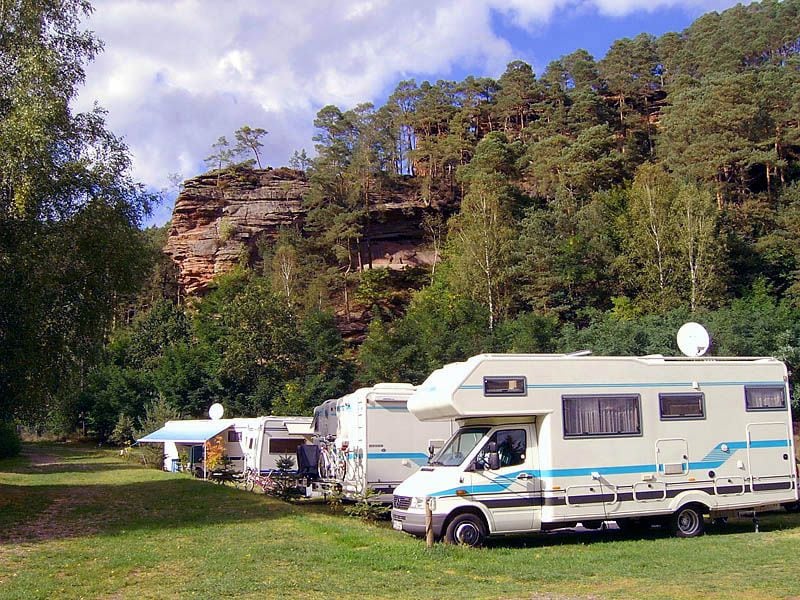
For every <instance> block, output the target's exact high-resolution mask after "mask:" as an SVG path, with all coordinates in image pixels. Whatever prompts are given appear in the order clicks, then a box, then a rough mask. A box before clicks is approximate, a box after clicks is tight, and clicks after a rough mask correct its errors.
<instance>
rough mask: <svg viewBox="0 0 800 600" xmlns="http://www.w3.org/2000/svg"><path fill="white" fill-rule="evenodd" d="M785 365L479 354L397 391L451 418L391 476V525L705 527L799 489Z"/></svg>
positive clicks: (421, 529)
mask: <svg viewBox="0 0 800 600" xmlns="http://www.w3.org/2000/svg"><path fill="white" fill-rule="evenodd" d="M789 405H790V403H789V388H788V379H787V372H786V367H785V366H784V364H783V363H781V362H780V361H778V360H775V359H773V358H666V357H662V356H648V357H640V358H637V357H592V356H586V355H568V354H567V355H564V354H559V355H492V354H484V355H479V356H474V357H472V358H470V359H469V360H467V361H465V362H460V363H454V364H449V365H447V366H445V367H444V368H442V369H439V370H437V371H434V372H433V373H432V374H431V375H430V376H429V377H428V379H427V380H426V381H425V382H424V383H423V384H422V385H421V386H420V387H419V388H418V389H417V390H416V392H415V393H414V395H413V396H411V398H410V399H409V401H408V408H409V410H410V411H411V413H413V415H414V416H416V417H417V418H418V419H420V420H421V421H426V422H427V421H435V420H441V419H445V420H447V419H454V420H455V421H456V422H457V423H458V425H459V429H458V431H457V432H456V433H455V434H454V435H453V436H452V437H451V438H450V439H449V441H448V442H447V443H446V444H445V446H444V447H443V448H442V449H441V450H440V451H439V453H438V454H437V455H436V456H434V457H433V459H432V461H431V464H430V465H428V466H425V467H422V468H421V469H420V470H419V471H418V472H416V473H415V474H414V475H412V476H411V477H410V478H408V479H407V480H406V481H404V482H403V483H402V484H401V485H400V486H398V487H397V489H395V492H394V500H393V510H392V525H393V527H394V528H395V529H398V530H401V531H405V532H408V533H412V534H416V535H422V534H423V533H425V532H426V505H427V507H428V509H429V511H430V513H431V514H432V519H431V523H432V530H433V534H434V535H435V536H436V537H437V538H444V539H445V540H446V541H449V542H454V543H463V544H469V545H478V544H480V543H481V542H482V541H483V539H484V538H485V537H486V536H494V535H501V534H513V533H524V532H534V531H542V530H548V529H556V528H561V527H569V526H574V525H576V524H577V523H579V522H580V523H582V524H583V525H584V526H586V527H590V528H596V527H600V526H601V524H602V523H603V522H605V521H612V520H613V521H616V522H617V523H618V524H619V525H620V527H621V528H637V527H649V526H650V525H653V524H661V525H669V526H670V527H671V528H672V530H673V531H674V533H675V534H676V535H678V536H680V537H692V536H696V535H699V534H701V533H702V532H703V528H704V516H706V515H708V516H710V517H712V518H714V517H724V516H728V515H734V514H737V513H738V512H739V511H744V510H747V511H752V514H755V513H756V511H760V510H764V509H767V508H778V507H779V505H781V504H784V505H787V506H788V505H789V504H790V503H795V502H797V500H798V496H797V493H798V492H797V471H796V465H795V449H794V442H793V437H792V421H791V413H790V406H789Z"/></svg>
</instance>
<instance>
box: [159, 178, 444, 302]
mask: <svg viewBox="0 0 800 600" xmlns="http://www.w3.org/2000/svg"><path fill="white" fill-rule="evenodd" d="M308 191H309V183H308V180H307V179H306V176H305V174H304V173H303V172H302V171H295V170H292V169H285V168H281V169H264V170H250V169H233V170H228V171H221V172H212V173H207V174H205V175H200V176H199V177H195V178H193V179H189V180H188V181H186V182H185V183H184V188H183V191H182V192H181V193H180V195H179V196H178V198H177V199H176V200H175V209H174V212H173V215H172V226H171V228H170V231H169V235H168V238H167V244H166V247H165V252H166V253H167V254H168V255H169V256H170V257H171V258H172V260H173V261H174V262H175V263H176V265H177V267H178V284H179V286H180V288H181V290H182V293H183V294H184V295H189V296H192V295H202V294H203V292H204V291H205V290H206V289H207V287H208V285H209V283H210V282H211V280H212V279H213V278H214V277H215V276H216V275H218V274H220V273H225V272H226V271H229V270H231V269H232V268H233V267H234V266H236V265H237V264H238V263H239V262H240V260H241V259H242V257H243V255H244V256H245V257H246V258H248V259H252V257H253V256H254V255H255V254H257V248H256V242H257V241H258V239H260V238H262V237H273V236H275V235H277V233H278V232H279V231H280V229H281V228H285V227H288V226H298V225H301V224H302V222H303V220H304V218H305V209H304V207H303V197H304V196H305V195H306V194H307V192H308ZM374 206H375V210H374V211H373V214H372V218H371V224H370V227H369V232H368V239H369V244H367V245H365V247H363V248H362V256H361V261H362V264H366V263H367V262H368V261H369V259H370V256H369V255H371V258H372V265H373V267H387V268H392V269H403V268H406V267H408V266H418V265H429V264H431V262H432V261H433V259H434V257H433V255H432V253H431V252H429V251H426V250H425V249H424V248H423V246H424V244H423V232H422V229H421V226H420V223H421V220H422V216H423V214H424V213H425V212H426V211H431V210H434V209H432V208H431V207H430V206H429V205H428V203H426V202H424V201H423V200H422V199H421V198H420V195H419V193H418V187H417V185H416V184H415V183H414V182H413V181H404V180H399V181H394V182H392V183H391V184H386V185H384V187H382V188H381V189H379V190H376V193H375V203H374ZM437 209H439V210H444V211H445V212H446V211H447V209H448V207H447V206H438V207H437ZM354 266H357V265H354Z"/></svg>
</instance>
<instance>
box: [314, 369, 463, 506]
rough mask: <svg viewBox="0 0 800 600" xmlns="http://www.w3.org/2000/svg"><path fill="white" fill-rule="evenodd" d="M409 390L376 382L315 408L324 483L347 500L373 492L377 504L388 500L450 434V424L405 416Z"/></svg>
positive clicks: (315, 424)
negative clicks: (337, 487) (339, 489)
mask: <svg viewBox="0 0 800 600" xmlns="http://www.w3.org/2000/svg"><path fill="white" fill-rule="evenodd" d="M414 389H415V388H414V386H412V385H411V384H408V383H379V384H377V385H375V386H373V387H367V388H361V389H359V390H356V391H355V392H353V393H352V394H348V395H347V396H344V397H342V398H339V399H338V400H328V401H326V402H324V403H323V404H321V405H320V406H318V407H317V409H316V410H315V411H314V413H315V416H314V432H315V434H316V436H317V439H318V440H320V441H319V444H320V447H321V450H322V452H321V457H320V476H321V478H322V480H323V483H329V484H334V485H337V486H339V487H341V491H342V494H343V495H344V496H345V497H346V498H348V499H359V498H364V497H365V495H366V494H367V493H368V491H369V490H372V491H374V492H377V493H378V499H379V500H384V501H386V502H390V501H391V498H392V491H393V490H394V488H395V487H396V486H397V485H398V484H399V483H400V482H401V481H403V480H404V479H405V478H407V477H408V476H409V475H411V474H412V473H414V472H415V471H416V470H417V469H419V467H420V466H421V465H424V464H426V463H427V462H428V457H429V453H430V449H431V448H433V449H438V448H440V447H441V446H442V444H443V443H444V441H445V440H446V439H447V438H449V437H450V435H451V434H452V432H453V426H452V421H450V420H445V421H444V422H430V423H423V422H420V421H419V420H417V418H416V417H414V416H413V415H412V414H411V413H409V412H408V408H407V406H406V402H407V401H408V398H409V397H410V396H411V394H412V393H414Z"/></svg>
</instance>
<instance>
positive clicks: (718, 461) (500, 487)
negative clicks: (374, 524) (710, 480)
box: [431, 439, 789, 496]
mask: <svg viewBox="0 0 800 600" xmlns="http://www.w3.org/2000/svg"><path fill="white" fill-rule="evenodd" d="M723 445H727V446H728V450H729V451H728V452H723V451H722V450H721V448H722V446H723ZM750 447H751V448H788V447H789V440H787V439H785V440H758V441H755V442H752V443H751V444H750ZM746 448H747V442H720V443H719V444H717V445H716V446H714V448H713V449H712V450H711V451H710V452H709V453H708V454H707V455H706V456H705V457H703V459H702V460H701V461H699V462H690V463H689V470H690V471H692V470H696V469H716V468H719V467H720V466H722V465H723V464H724V463H725V462H727V460H728V459H729V458H731V457H732V456H733V455H734V454H735V452H736V451H738V450H744V449H746ZM656 470H657V465H656V464H655V463H650V464H641V465H619V466H615V467H579V468H574V469H542V470H540V469H523V470H521V471H515V472H513V473H509V474H507V475H503V476H502V477H498V478H497V479H495V480H494V481H493V482H492V483H489V484H484V485H476V486H472V493H473V494H488V493H492V492H502V491H505V490H506V489H507V488H508V486H510V485H511V483H512V482H513V480H514V479H515V478H516V477H517V476H518V475H520V474H521V473H527V474H529V475H533V476H534V477H538V478H556V477H579V476H581V475H591V474H592V473H599V474H600V475H625V474H631V473H653V472H655V471H656ZM501 479H502V480H507V481H508V483H505V484H504V483H501V482H500V480H501ZM458 489H464V488H463V487H458V488H452V489H449V490H442V491H441V492H435V493H433V494H431V496H451V495H453V494H455V492H456V490H458Z"/></svg>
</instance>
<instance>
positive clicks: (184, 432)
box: [137, 416, 311, 476]
mask: <svg viewBox="0 0 800 600" xmlns="http://www.w3.org/2000/svg"><path fill="white" fill-rule="evenodd" d="M217 436H222V440H223V442H224V444H225V451H224V452H225V457H226V458H227V460H228V461H229V463H230V465H231V467H232V468H233V469H234V470H235V471H244V470H245V469H246V468H251V469H256V470H257V471H260V472H266V471H270V470H272V469H275V468H276V461H277V459H278V458H279V457H281V456H286V455H290V456H294V455H295V452H296V451H297V447H298V446H299V445H302V444H305V443H306V442H307V441H309V440H310V438H311V417H277V416H269V417H253V418H240V419H195V420H181V421H168V422H167V423H166V424H165V425H164V427H162V428H161V429H159V430H158V431H154V432H153V433H151V434H150V435H148V436H146V437H144V438H142V439H140V440H137V442H139V443H163V444H164V469H165V470H167V471H177V470H178V469H179V468H180V465H181V459H180V454H181V453H185V456H186V459H187V460H188V468H189V469H190V470H191V471H192V472H193V473H195V474H196V475H198V476H204V475H205V474H206V465H205V455H204V447H205V446H204V444H205V442H207V441H208V440H210V439H212V438H214V437H217Z"/></svg>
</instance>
